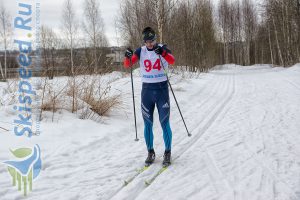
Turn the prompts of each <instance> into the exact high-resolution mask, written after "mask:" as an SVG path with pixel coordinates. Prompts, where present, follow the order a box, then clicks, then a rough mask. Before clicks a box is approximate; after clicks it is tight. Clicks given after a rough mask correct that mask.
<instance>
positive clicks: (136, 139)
mask: <svg viewBox="0 0 300 200" xmlns="http://www.w3.org/2000/svg"><path fill="white" fill-rule="evenodd" d="M129 60H130V75H131V89H132V100H133V112H134V126H135V140H134V141H136V142H137V141H139V139H138V137H137V127H136V113H135V100H134V88H133V76H132V60H131V58H130V59H129Z"/></svg>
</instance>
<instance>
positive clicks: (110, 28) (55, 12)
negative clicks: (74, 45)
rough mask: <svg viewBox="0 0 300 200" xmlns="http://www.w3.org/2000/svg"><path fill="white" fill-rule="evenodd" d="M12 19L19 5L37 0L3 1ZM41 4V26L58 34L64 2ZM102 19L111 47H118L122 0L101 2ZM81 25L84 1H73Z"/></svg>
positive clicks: (58, 0)
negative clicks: (118, 26) (119, 14)
mask: <svg viewBox="0 0 300 200" xmlns="http://www.w3.org/2000/svg"><path fill="white" fill-rule="evenodd" d="M2 1H3V3H4V6H5V7H6V8H7V10H8V11H9V13H10V15H11V16H12V17H15V16H16V12H17V5H18V3H22V2H30V3H32V4H34V2H35V0H26V1H22V0H18V1H16V0H2ZM0 2H1V0H0ZM39 2H40V3H41V24H42V25H43V24H44V25H46V26H49V27H51V28H52V29H53V30H54V31H55V32H56V33H59V32H60V29H61V19H62V7H63V3H64V0H47V1H44V0H39ZM99 2H100V10H101V14H102V18H103V21H104V24H105V34H106V36H107V38H108V40H109V43H110V45H113V46H115V45H118V42H117V39H116V31H115V26H114V24H115V18H116V17H117V15H118V12H119V4H120V2H121V0H99ZM72 3H73V5H74V8H75V12H76V15H77V20H78V22H79V24H81V22H82V16H83V3H84V0H72Z"/></svg>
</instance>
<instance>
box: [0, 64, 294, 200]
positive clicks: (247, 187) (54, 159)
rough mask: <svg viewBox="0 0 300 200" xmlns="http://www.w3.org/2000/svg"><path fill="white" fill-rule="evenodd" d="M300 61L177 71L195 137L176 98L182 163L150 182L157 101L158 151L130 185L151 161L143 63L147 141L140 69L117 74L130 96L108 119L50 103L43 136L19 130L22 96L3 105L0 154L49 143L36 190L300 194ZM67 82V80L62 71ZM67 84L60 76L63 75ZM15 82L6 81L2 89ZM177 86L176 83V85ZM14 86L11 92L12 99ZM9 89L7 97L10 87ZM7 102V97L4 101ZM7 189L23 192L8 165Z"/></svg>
mask: <svg viewBox="0 0 300 200" xmlns="http://www.w3.org/2000/svg"><path fill="white" fill-rule="evenodd" d="M299 77H300V64H297V65H295V66H293V67H291V68H282V67H275V68H271V67H270V65H255V66H248V67H241V66H237V65H223V66H216V67H215V68H214V69H213V70H212V71H210V72H209V73H206V74H200V75H195V74H194V75H193V74H190V75H189V76H187V75H186V73H185V75H184V78H183V76H181V74H180V73H177V74H172V77H171V83H172V85H173V89H174V92H175V94H176V97H177V99H178V102H179V105H180V108H181V110H182V112H183V115H184V117H185V121H186V123H187V126H188V128H189V131H190V132H191V133H192V137H187V133H186V131H185V128H184V125H183V123H182V121H181V117H180V114H179V112H178V110H177V107H176V104H175V101H174V100H173V98H171V119H170V123H171V128H172V130H173V149H172V157H173V163H172V165H171V166H170V167H169V168H168V169H167V170H166V171H165V172H163V173H162V174H161V175H160V176H158V177H157V179H155V181H154V182H153V183H152V184H151V185H150V186H148V187H146V185H145V184H144V181H145V180H148V179H150V178H151V177H152V176H153V175H154V174H155V172H157V171H158V170H159V169H160V168H161V162H162V156H163V151H164V144H163V139H162V131H161V128H160V124H159V121H158V117H157V116H158V115H157V111H155V115H154V116H155V122H154V134H155V138H154V147H155V151H156V154H157V159H156V161H155V163H154V164H153V166H151V167H150V168H149V169H148V170H146V171H145V172H144V173H142V174H140V175H139V176H137V177H136V178H135V179H134V180H133V181H132V182H131V183H130V184H129V185H127V186H126V187H122V185H123V183H124V180H127V179H128V178H130V177H131V176H133V175H134V174H135V173H136V170H137V169H139V168H141V167H142V166H143V162H144V160H145V158H146V154H147V152H146V145H145V144H144V138H143V121H142V116H141V111H140V106H139V105H140V92H141V81H140V77H139V74H138V72H137V71H135V73H134V87H135V96H136V98H135V100H136V104H137V106H136V109H137V126H138V137H139V139H140V140H139V141H138V142H135V141H134V138H135V130H134V120H133V111H132V99H131V95H132V94H131V83H130V75H125V76H124V75H123V74H121V73H118V72H114V73H112V74H109V75H107V77H106V78H104V79H105V80H109V81H108V82H109V83H110V84H111V88H112V89H111V91H112V92H113V93H114V92H115V93H118V94H121V95H122V102H123V104H122V106H121V108H119V109H115V110H113V111H112V112H111V113H110V115H109V116H108V117H104V118H102V119H101V122H99V121H93V120H90V119H85V120H82V119H79V117H78V116H77V115H76V114H72V113H70V112H69V111H68V110H64V109H63V110H60V111H58V112H57V113H56V114H55V120H54V121H53V122H52V120H51V118H52V113H50V112H45V116H44V119H43V121H42V123H41V128H42V130H41V131H42V132H41V135H40V136H33V138H31V139H28V138H26V137H21V138H20V137H16V136H15V135H14V134H13V131H12V129H13V125H12V122H13V119H14V117H15V112H14V111H13V109H12V107H13V105H10V104H4V105H1V108H0V116H1V118H0V127H2V128H6V129H9V130H10V131H5V130H2V129H0V144H1V145H0V161H1V162H4V161H6V160H9V159H10V158H12V157H11V154H10V152H9V149H15V148H19V147H23V146H25V147H26V146H27V147H28V146H30V147H33V145H34V144H39V146H40V148H41V154H42V162H43V167H42V171H41V174H40V175H39V177H38V178H37V179H36V180H34V182H33V191H32V192H30V193H29V194H28V197H27V199H32V200H40V199H56V200H59V199H62V200H66V199H91V200H92V199H101V200H102V199H115V200H116V199H117V200H119V199H126V200H127V199H130V200H131V199H137V200H142V199H145V200H146V199H147V200H149V199H153V200H154V199H155V200H158V199H195V200H199V199H205V200H213V199H214V200H216V199H217V200H233V199H236V200H259V199H263V200H271V199H276V200H297V199H298V200H299V199H300V187H299V185H300V146H299V144H300V123H299V120H300V79H299ZM56 81H57V82H63V81H67V78H60V79H57V80H56ZM58 85H59V84H58ZM5 86H6V84H5V83H0V94H2V93H3V90H4V88H5ZM170 96H171V93H170ZM3 98H4V96H2V98H1V100H2V101H1V102H3ZM5 98H7V97H5ZM1 102H0V103H1ZM0 198H1V199H5V200H6V199H7V200H10V199H23V196H22V193H21V192H18V191H17V187H13V186H12V184H11V177H10V175H9V173H8V172H7V169H6V166H5V165H4V164H1V165H0Z"/></svg>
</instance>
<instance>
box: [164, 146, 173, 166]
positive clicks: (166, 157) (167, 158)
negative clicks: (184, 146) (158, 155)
mask: <svg viewBox="0 0 300 200" xmlns="http://www.w3.org/2000/svg"><path fill="white" fill-rule="evenodd" d="M162 164H163V167H168V166H169V165H171V151H170V150H169V151H165V154H164V161H163V163H162Z"/></svg>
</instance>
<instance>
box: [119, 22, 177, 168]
mask: <svg viewBox="0 0 300 200" xmlns="http://www.w3.org/2000/svg"><path fill="white" fill-rule="evenodd" d="M142 36H143V41H144V43H145V45H144V46H142V47H139V48H137V49H136V50H135V51H134V52H133V51H132V50H131V49H130V48H128V49H127V50H126V52H125V59H124V66H125V67H126V68H129V67H132V65H133V64H135V63H137V62H138V61H139V64H140V69H141V75H142V82H143V87H142V94H141V98H142V99H141V102H142V103H141V110H142V115H143V119H144V137H145V141H146V145H147V150H148V156H147V159H146V160H145V164H146V166H149V165H151V164H152V163H153V162H154V160H155V152H154V148H153V112H154V108H155V104H156V107H157V110H158V113H159V120H160V124H161V127H162V130H163V138H164V143H165V152H164V160H163V165H164V166H168V165H170V164H171V145H172V131H171V128H170V122H169V117H170V99H169V89H168V82H167V77H166V76H167V75H166V72H165V71H164V70H168V64H174V62H175V59H174V56H173V55H172V54H171V51H170V50H169V49H168V48H167V46H166V45H162V44H158V43H156V34H155V32H154V30H153V29H152V28H151V27H146V28H145V29H144V30H143V32H142Z"/></svg>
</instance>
